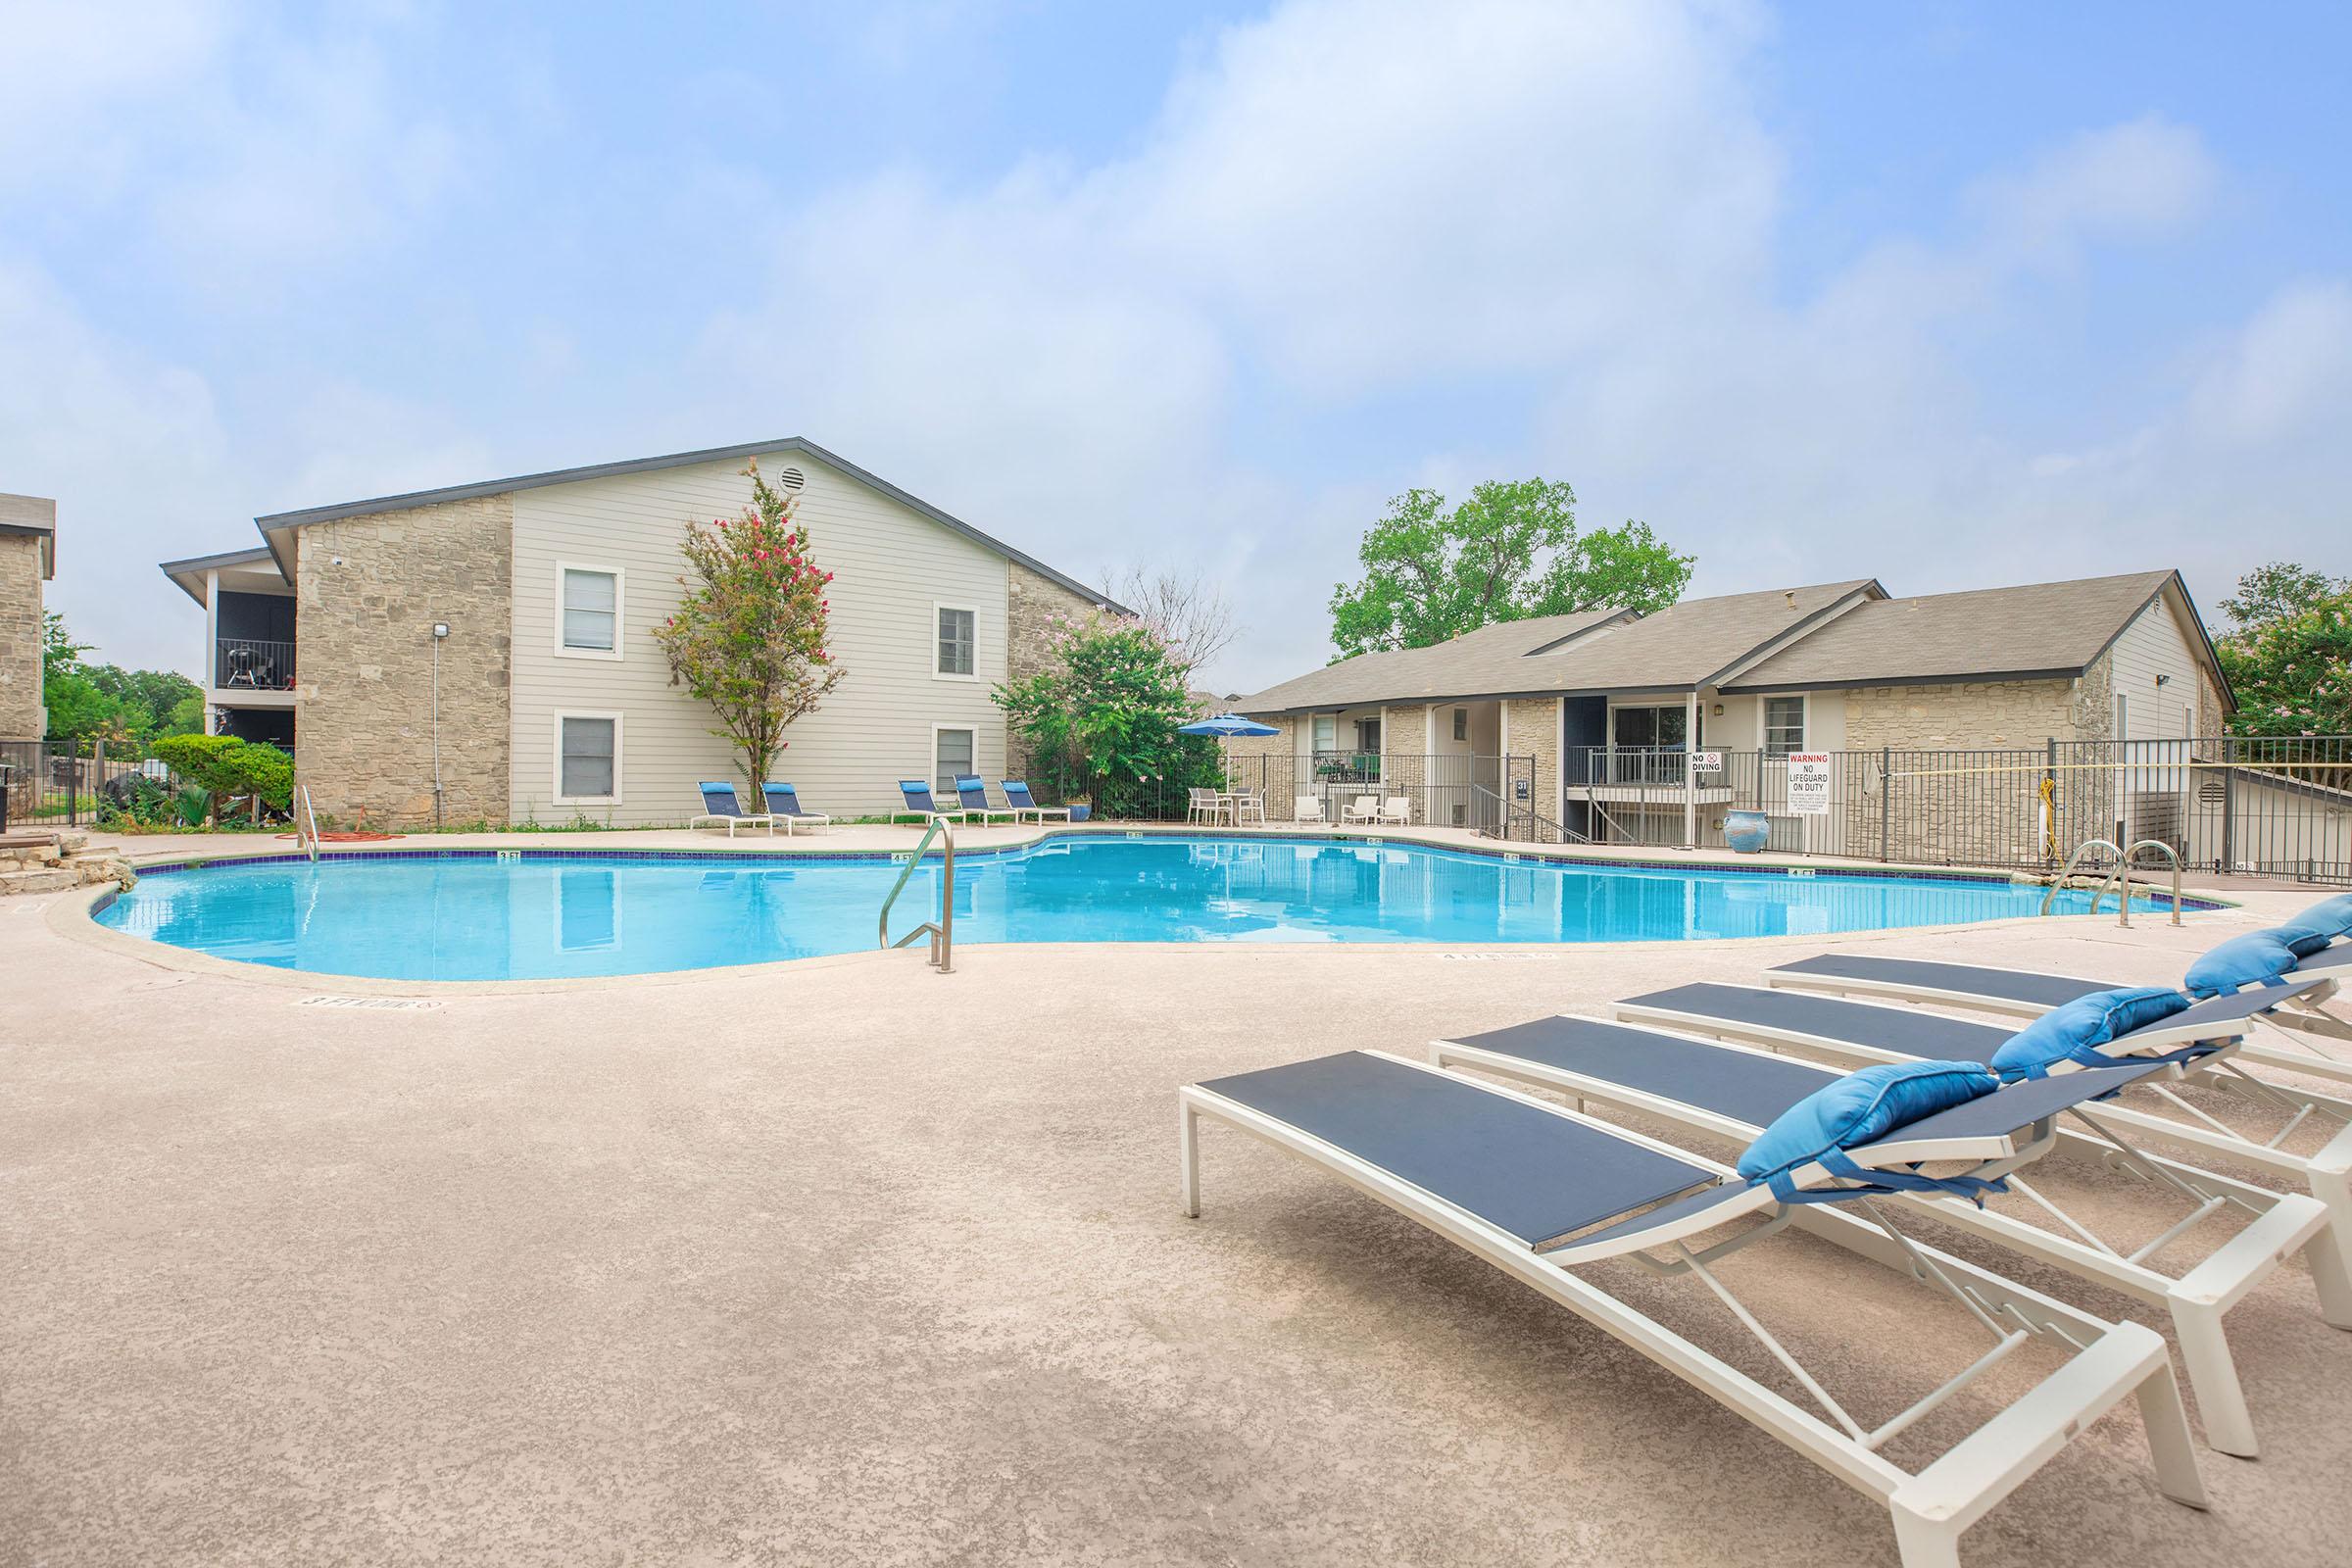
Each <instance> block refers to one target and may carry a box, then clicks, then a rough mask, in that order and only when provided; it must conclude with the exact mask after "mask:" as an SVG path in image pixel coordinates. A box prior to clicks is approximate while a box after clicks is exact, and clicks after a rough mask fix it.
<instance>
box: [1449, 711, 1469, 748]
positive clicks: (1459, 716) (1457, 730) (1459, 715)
mask: <svg viewBox="0 0 2352 1568" xmlns="http://www.w3.org/2000/svg"><path fill="white" fill-rule="evenodd" d="M1453 738H1454V739H1455V740H1457V741H1466V740H1468V739H1469V738H1470V710H1468V709H1467V708H1457V709H1455V710H1454V711H1453Z"/></svg>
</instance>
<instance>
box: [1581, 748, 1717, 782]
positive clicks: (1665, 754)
mask: <svg viewBox="0 0 2352 1568" xmlns="http://www.w3.org/2000/svg"><path fill="white" fill-rule="evenodd" d="M1561 762H1562V771H1563V776H1564V778H1565V780H1566V782H1567V783H1568V784H1570V785H1572V786H1574V785H1584V784H1602V785H1607V784H1631V785H1642V786H1645V787H1646V786H1652V785H1666V784H1671V785H1673V786H1675V787H1676V788H1678V789H1679V788H1681V787H1682V783H1683V778H1684V774H1685V772H1686V771H1687V770H1688V768H1689V767H1690V764H1691V753H1690V752H1689V751H1688V750H1687V749H1685V748H1683V747H1680V746H1571V747H1569V748H1568V755H1567V756H1566V757H1564V758H1562V759H1561ZM1698 782H1699V784H1700V785H1701V786H1704V785H1707V784H1709V783H1712V782H1719V781H1718V780H1716V779H1715V778H1714V777H1713V775H1711V774H1710V773H1709V772H1708V771H1707V770H1705V769H1703V768H1702V769H1700V770H1699V775H1698Z"/></svg>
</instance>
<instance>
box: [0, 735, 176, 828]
mask: <svg viewBox="0 0 2352 1568" xmlns="http://www.w3.org/2000/svg"><path fill="white" fill-rule="evenodd" d="M167 777H168V774H167V770H166V769H165V767H164V764H163V763H161V762H158V761H154V760H150V759H149V758H147V757H146V756H145V754H144V753H143V752H142V751H140V750H139V749H138V748H135V747H133V748H127V749H126V748H120V747H118V748H116V749H115V750H114V751H112V752H111V753H110V752H109V751H108V749H107V748H106V746H105V745H104V744H103V743H100V744H96V745H91V746H88V747H86V748H84V749H83V750H82V753H81V755H78V756H76V755H75V753H74V749H73V748H72V747H70V746H68V745H66V744H65V743H63V742H59V741H0V832H6V831H8V830H10V829H12V828H17V829H24V828H68V827H88V826H91V825H92V824H94V823H95V822H97V821H98V820H99V818H100V817H101V816H102V815H103V814H104V813H105V811H106V810H107V809H108V808H109V806H110V804H114V805H119V804H120V803H122V802H123V800H125V799H126V798H127V797H128V792H129V791H131V790H132V789H134V788H135V787H136V785H135V784H134V782H133V781H134V780H140V779H145V780H151V781H153V782H154V783H155V784H157V785H159V786H160V785H162V784H164V783H165V782H166V780H167Z"/></svg>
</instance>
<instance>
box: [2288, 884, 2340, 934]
mask: <svg viewBox="0 0 2352 1568" xmlns="http://www.w3.org/2000/svg"><path fill="white" fill-rule="evenodd" d="M2286 923H2287V924H2288V925H2290V926H2293V927H2295V928H2296V929H2297V930H2302V931H2317V932H2319V933H2321V934H2322V935H2324V936H2327V937H2343V936H2352V893H2338V894H2337V895H2336V896H2335V897H2334V898H2332V899H2322V900H2321V901H2320V902H2319V903H2317V904H2315V905H2313V906H2312V907H2310V908H2308V909H2305V910H2304V911H2303V912H2302V913H2301V914H2298V915H2296V916H2295V917H2294V918H2293V919H2292V920H2289V921H2287V922H2286Z"/></svg>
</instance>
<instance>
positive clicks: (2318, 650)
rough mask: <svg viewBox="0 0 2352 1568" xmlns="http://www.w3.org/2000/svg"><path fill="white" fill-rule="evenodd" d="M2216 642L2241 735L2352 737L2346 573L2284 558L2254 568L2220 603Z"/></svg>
mask: <svg viewBox="0 0 2352 1568" xmlns="http://www.w3.org/2000/svg"><path fill="white" fill-rule="evenodd" d="M2222 609H2223V610H2224V611H2225V612H2227V613H2228V614H2229V619H2230V623H2231V624H2230V629H2229V632H2228V633H2226V634H2225V635H2223V636H2222V637H2220V638H2219V639H2217V640H2216V641H2215V643H2214V652H2215V654H2216V655H2218V656H2219V657H2220V659H2221V662H2222V672H2223V673H2224V674H2225V675H2227V676H2229V689H2230V690H2231V691H2232V692H2234V693H2236V695H2237V712H2236V713H2235V714H2234V715H2233V716H2232V717H2231V718H2230V720H2229V727H2230V728H2231V729H2232V730H2234V731H2235V732H2236V733H2238V734H2240V735H2265V736H2294V737H2300V736H2315V735H2347V734H2352V578H2346V577H2330V576H2328V575H2327V574H2326V573H2324V572H2318V571H2313V570H2310V569H2309V568H2307V567H2304V566H2299V565H2295V564H2289V563H2286V562H2274V563H2273V564H2270V565H2267V566H2258V567H2256V568H2255V569H2254V570H2252V571H2250V572H2248V573H2246V575H2244V576H2243V577H2240V578H2239V579H2238V580H2237V592H2236V593H2235V594H2232V595H2231V596H2230V597H2229V598H2228V599H2225V600H2223V601H2222Z"/></svg>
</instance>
